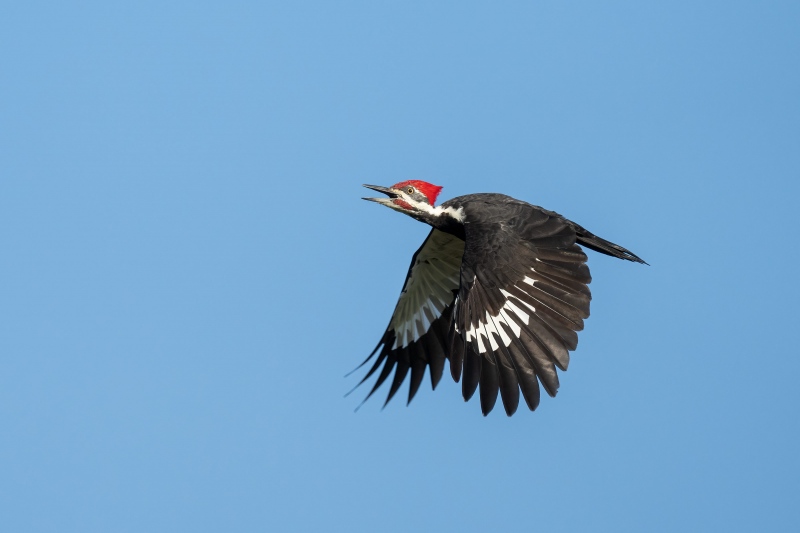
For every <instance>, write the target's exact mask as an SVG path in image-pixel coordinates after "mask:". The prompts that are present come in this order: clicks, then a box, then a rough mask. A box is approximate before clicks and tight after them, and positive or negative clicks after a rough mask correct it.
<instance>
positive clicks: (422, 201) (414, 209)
mask: <svg viewBox="0 0 800 533" xmlns="http://www.w3.org/2000/svg"><path fill="white" fill-rule="evenodd" d="M364 187H366V188H367V189H372V190H373V191H378V192H382V193H383V194H385V195H386V196H388V198H364V200H369V201H370V202H377V203H379V204H382V205H385V206H386V207H389V208H391V209H394V210H395V211H400V212H401V213H405V214H407V215H410V216H414V215H416V214H430V213H431V212H432V210H433V205H434V203H435V202H436V197H437V196H439V192H440V191H441V190H442V188H441V187H439V186H438V185H432V184H430V183H427V182H425V181H420V180H409V181H401V182H400V183H395V184H394V185H392V186H391V187H380V186H378V185H364ZM415 218H416V217H415Z"/></svg>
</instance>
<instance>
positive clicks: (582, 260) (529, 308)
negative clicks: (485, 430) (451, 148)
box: [359, 181, 644, 416]
mask: <svg viewBox="0 0 800 533" xmlns="http://www.w3.org/2000/svg"><path fill="white" fill-rule="evenodd" d="M366 187H368V188H370V189H373V190H377V191H379V192H383V193H385V194H387V195H388V196H389V197H388V198H367V200H372V201H375V202H378V203H381V204H383V205H386V206H388V207H390V208H392V209H394V210H396V211H401V212H403V213H405V214H407V215H409V216H411V217H413V218H416V219H417V220H420V221H422V222H425V223H427V224H429V225H431V226H432V228H433V229H432V230H431V232H430V234H429V235H428V238H427V239H426V240H425V242H424V243H423V244H422V246H421V247H420V248H419V250H417V252H416V253H415V254H414V257H413V258H412V260H411V266H410V268H409V271H408V275H407V277H406V281H405V284H404V286H403V291H402V293H401V295H400V299H399V301H398V303H397V307H396V308H395V311H394V313H393V315H392V319H391V321H390V323H389V327H388V328H387V330H386V332H385V333H384V335H383V337H382V339H381V341H380V342H379V344H378V346H377V347H376V348H375V350H374V351H373V353H372V354H370V356H369V357H368V358H367V361H369V360H370V359H371V358H372V357H373V356H375V354H377V359H376V360H375V362H374V363H373V365H372V367H371V368H370V370H369V371H368V372H367V375H366V376H365V377H364V379H362V380H361V383H363V382H364V381H365V380H366V379H368V378H369V377H370V376H372V375H373V374H375V373H376V372H377V371H378V370H379V369H380V373H379V375H378V379H377V381H376V383H375V385H374V386H373V388H372V389H371V391H370V393H369V395H368V396H367V398H369V396H371V395H372V394H373V393H374V392H375V391H376V390H377V389H378V387H380V386H381V385H382V384H383V383H384V382H385V381H386V380H387V379H388V378H389V377H390V375H391V374H392V371H394V376H393V378H392V382H391V386H390V389H389V394H388V397H387V399H386V401H387V402H388V401H389V400H390V399H391V398H392V397H393V396H394V395H395V393H396V392H397V390H398V389H399V388H400V385H401V384H402V383H403V381H404V380H405V378H406V376H407V375H408V373H409V371H410V373H411V378H410V388H409V395H408V401H409V402H410V401H411V399H412V398H413V397H414V395H415V394H416V392H417V390H418V389H419V386H420V384H421V382H422V378H423V376H424V373H425V368H426V367H429V368H430V376H431V384H432V386H433V387H434V388H435V387H436V385H437V383H438V382H439V380H440V379H441V377H442V374H443V371H444V362H445V360H449V361H450V371H451V374H452V376H453V378H454V379H455V380H456V381H459V380H461V383H462V391H463V395H464V399H465V400H468V399H469V398H471V397H472V395H473V394H474V393H475V391H476V390H477V389H478V388H479V389H480V403H481V410H482V411H483V413H484V415H485V414H488V413H489V411H491V410H492V408H493V407H494V405H495V402H496V400H497V395H498V392H499V393H500V396H501V398H502V401H503V405H504V407H505V410H506V413H507V414H508V415H509V416H510V415H512V414H513V413H514V412H515V411H516V409H517V406H518V404H519V396H520V391H522V396H523V398H524V400H525V402H526V404H527V405H528V408H529V409H530V410H534V409H536V407H537V406H538V404H539V384H540V383H541V385H542V387H544V389H545V391H546V392H547V393H548V394H549V395H550V396H555V394H556V392H557V391H558V375H557V373H556V368H559V369H561V370H566V369H567V365H568V364H569V351H571V350H574V349H575V348H576V347H577V343H578V337H577V332H578V331H580V330H582V329H583V320H584V319H585V318H587V317H588V316H589V302H590V300H591V293H590V292H589V287H588V284H589V283H590V281H591V277H590V275H589V268H588V267H587V266H586V260H587V257H586V255H585V254H584V253H583V251H582V250H581V248H580V246H579V244H581V245H583V246H586V247H587V248H590V249H592V250H596V251H598V252H601V253H604V254H606V255H611V256H614V257H618V258H620V259H626V260H629V261H634V262H638V263H644V261H642V260H641V259H640V258H639V257H637V256H636V255H634V254H633V253H631V252H630V251H628V250H626V249H625V248H622V247H621V246H618V245H616V244H613V243H611V242H609V241H606V240H604V239H601V238H599V237H597V236H595V235H593V234H592V233H590V232H588V231H586V230H585V229H584V228H582V227H581V226H579V225H578V224H575V223H574V222H571V221H569V220H567V219H565V218H564V217H562V216H561V215H559V214H557V213H554V212H552V211H547V210H545V209H542V208H541V207H538V206H534V205H531V204H528V203H526V202H523V201H520V200H516V199H514V198H511V197H509V196H505V195H501V194H470V195H466V196H459V197H457V198H453V199H452V200H448V201H447V202H444V203H443V204H441V205H440V206H436V207H434V203H435V200H436V196H437V195H438V193H439V191H440V190H441V187H437V186H435V185H431V184H429V183H425V182H422V181H407V182H401V183H398V184H396V185H393V186H392V187H389V188H384V187H377V186H371V185H366ZM367 361H365V363H366V362H367ZM359 384H360V383H359Z"/></svg>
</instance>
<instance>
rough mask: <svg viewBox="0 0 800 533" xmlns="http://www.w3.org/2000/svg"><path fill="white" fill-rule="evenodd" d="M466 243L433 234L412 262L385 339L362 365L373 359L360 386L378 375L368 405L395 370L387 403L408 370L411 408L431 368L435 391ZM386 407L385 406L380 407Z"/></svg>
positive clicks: (448, 236)
mask: <svg viewBox="0 0 800 533" xmlns="http://www.w3.org/2000/svg"><path fill="white" fill-rule="evenodd" d="M463 255H464V241H462V240H461V239H459V238H457V237H453V236H452V235H450V234H448V233H444V232H442V231H439V230H437V229H433V230H432V231H431V232H430V234H428V237H427V238H426V239H425V242H424V243H422V246H421V247H420V248H419V250H417V251H416V253H415V254H414V257H413V258H412V259H411V266H410V267H409V269H408V275H407V276H406V281H405V284H404V285H403V291H402V293H401V294H400V299H399V300H398V302H397V307H395V310H394V313H393V314H392V319H391V321H390V322H389V327H388V328H387V329H386V333H384V334H383V337H382V338H381V340H380V342H379V343H378V345H377V346H376V347H375V350H373V352H372V353H371V354H370V355H369V357H367V359H366V360H365V361H364V363H362V365H363V364H365V363H366V362H367V361H369V360H370V359H372V357H373V356H375V354H376V353H377V354H378V356H377V359H376V360H375V362H374V363H373V365H372V367H371V368H370V369H369V372H367V375H366V376H364V378H363V379H362V380H361V381H360V382H359V385H361V384H362V383H364V382H365V381H366V380H367V379H369V378H370V376H372V375H373V374H374V373H375V372H376V371H377V370H378V369H379V368H381V372H380V374H379V375H378V379H377V381H376V382H375V385H374V386H373V387H372V389H371V390H370V392H369V394H368V395H367V397H366V398H365V399H364V401H366V400H367V399H368V398H369V397H370V396H372V394H373V393H374V392H375V391H376V390H378V387H380V386H381V385H382V384H383V383H384V381H386V379H387V378H388V377H389V375H390V374H391V372H392V370H394V378H393V380H392V385H391V388H390V389H389V395H388V397H387V398H386V403H388V402H389V400H391V399H392V397H393V396H394V395H395V393H396V392H397V390H398V389H399V388H400V385H401V384H402V382H403V380H404V379H405V377H406V375H407V374H408V371H409V369H410V370H411V384H410V387H409V391H408V401H409V402H410V401H411V399H412V398H413V397H414V395H415V394H416V393H417V390H418V389H419V386H420V383H422V378H423V375H424V374H425V367H426V366H430V375H431V385H432V386H433V387H434V388H436V385H437V384H438V383H439V380H440V379H441V377H442V372H443V371H444V361H445V358H446V357H447V356H448V352H449V349H448V348H449V344H448V342H449V341H448V332H449V331H450V329H451V323H452V316H453V302H454V300H455V296H456V293H457V292H458V287H459V276H460V270H461V258H462V256H463ZM384 405H385V404H384Z"/></svg>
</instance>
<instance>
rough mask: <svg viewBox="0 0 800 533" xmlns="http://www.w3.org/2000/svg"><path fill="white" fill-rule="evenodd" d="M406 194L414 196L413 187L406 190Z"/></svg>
mask: <svg viewBox="0 0 800 533" xmlns="http://www.w3.org/2000/svg"><path fill="white" fill-rule="evenodd" d="M406 192H407V193H408V194H414V187H409V188H408V189H406Z"/></svg>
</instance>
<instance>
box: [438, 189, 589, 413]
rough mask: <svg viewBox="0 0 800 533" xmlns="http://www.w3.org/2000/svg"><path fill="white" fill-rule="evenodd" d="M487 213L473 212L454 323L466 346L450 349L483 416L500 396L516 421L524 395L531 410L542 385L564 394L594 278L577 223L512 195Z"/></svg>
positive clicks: (455, 369) (464, 389)
mask: <svg viewBox="0 0 800 533" xmlns="http://www.w3.org/2000/svg"><path fill="white" fill-rule="evenodd" d="M482 209H483V210H484V211H483V212H482V213H481V216H474V217H470V216H469V215H470V213H469V212H468V213H467V216H468V217H469V220H470V224H469V226H468V228H467V231H466V248H465V252H464V258H463V261H462V269H461V289H460V291H459V294H458V297H457V300H456V303H455V321H454V322H455V330H456V332H457V333H458V336H460V337H461V338H462V339H463V341H464V342H463V343H458V342H455V343H453V345H452V353H451V354H450V362H451V370H452V371H453V374H454V377H456V376H457V375H458V374H459V373H461V374H462V392H463V395H464V399H469V398H470V397H472V395H473V394H474V393H475V391H476V389H477V388H478V386H480V401H481V409H482V411H483V413H484V415H485V414H487V413H488V412H489V411H491V410H492V408H493V407H494V405H495V402H496V401H497V395H498V391H499V393H500V396H501V398H502V401H503V405H504V407H505V410H506V413H507V414H508V415H509V416H511V415H512V414H513V413H514V412H515V411H516V409H517V406H518V404H519V392H520V390H521V391H522V396H523V397H524V399H525V402H526V403H527V405H528V408H529V409H530V410H532V411H533V410H534V409H536V407H537V406H538V405H539V384H540V383H541V385H542V387H544V389H545V391H546V392H547V393H548V394H549V395H550V396H555V394H556V392H557V391H558V386H559V383H558V374H557V372H556V368H559V369H561V370H566V369H567V366H568V364H569V351H571V350H574V349H575V348H576V347H577V344H578V336H577V333H576V332H578V331H580V330H582V329H583V320H584V319H585V318H587V317H588V316H589V302H590V300H591V293H590V292H589V287H588V284H589V283H590V282H591V276H590V275H589V268H588V267H587V266H586V259H587V258H586V254H584V253H583V251H582V250H581V248H580V247H579V246H578V245H577V244H576V229H575V225H574V224H573V223H572V222H570V221H568V220H566V219H564V218H563V217H561V216H560V215H558V214H556V213H553V212H550V211H545V210H544V209H541V208H539V207H536V206H532V205H530V204H526V203H524V202H520V201H517V200H513V201H512V199H510V198H509V199H508V202H506V203H505V205H504V206H503V210H502V211H500V212H498V213H496V214H493V213H492V212H490V211H486V207H485V206H483V207H482ZM462 361H463V371H462V368H461V362H462Z"/></svg>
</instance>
